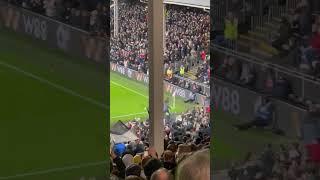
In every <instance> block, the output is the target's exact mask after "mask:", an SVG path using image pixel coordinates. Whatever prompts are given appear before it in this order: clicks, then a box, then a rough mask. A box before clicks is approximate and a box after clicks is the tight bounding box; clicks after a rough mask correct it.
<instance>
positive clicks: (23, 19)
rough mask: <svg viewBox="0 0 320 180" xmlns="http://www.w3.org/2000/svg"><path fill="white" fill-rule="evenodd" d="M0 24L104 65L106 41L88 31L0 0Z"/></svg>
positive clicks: (105, 61)
mask: <svg viewBox="0 0 320 180" xmlns="http://www.w3.org/2000/svg"><path fill="white" fill-rule="evenodd" d="M0 26H4V27H6V28H8V29H11V30H14V31H15V32H17V33H22V34H26V35H29V36H31V37H33V38H34V39H38V40H41V41H45V42H46V43H47V44H48V45H49V46H53V47H55V48H59V49H61V50H63V51H64V52H66V53H68V54H71V55H74V56H80V57H83V58H86V59H90V60H92V61H95V62H98V63H102V64H105V65H107V56H108V54H107V53H106V49H107V41H106V39H103V38H98V37H93V36H91V35H90V34H89V33H88V32H86V31H83V30H81V29H77V28H75V27H72V26H70V25H67V24H64V23H61V22H59V21H56V20H54V19H51V18H49V17H46V16H43V15H40V14H36V13H33V12H31V11H29V10H26V9H23V8H19V7H16V6H14V5H11V4H8V3H7V2H4V1H2V0H0Z"/></svg>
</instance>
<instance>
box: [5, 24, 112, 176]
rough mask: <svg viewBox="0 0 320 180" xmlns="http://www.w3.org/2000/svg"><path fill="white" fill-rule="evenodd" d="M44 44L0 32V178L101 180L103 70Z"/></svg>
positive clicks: (103, 155) (104, 125) (104, 122)
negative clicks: (95, 179)
mask: <svg viewBox="0 0 320 180" xmlns="http://www.w3.org/2000/svg"><path fill="white" fill-rule="evenodd" d="M45 47H46V45H45V44H44V43H43V42H40V41H35V40H32V39H31V38H29V37H25V36H22V35H17V34H15V33H13V32H11V31H8V30H5V29H0V82H1V93H0V142H1V143H2V144H1V148H0V162H1V163H0V179H21V180H29V179H30V180H40V179H41V180H42V179H46V180H56V179H66V180H72V179H74V180H79V179H81V178H82V177H83V178H84V179H83V180H86V179H89V178H90V177H96V178H97V179H99V178H103V177H104V178H105V176H106V174H105V173H106V164H105V163H103V162H102V163H101V161H105V160H106V148H107V147H106V144H107V143H106V142H107V139H106V136H107V132H106V129H107V116H108V115H107V114H106V112H107V107H106V106H105V104H106V102H107V100H106V99H107V96H106V94H107V93H106V88H105V84H106V80H107V75H106V73H105V72H106V71H105V70H103V67H98V66H97V65H96V64H94V63H91V62H89V61H87V60H84V59H81V58H76V57H71V56H68V55H66V54H65V53H62V52H61V51H58V50H55V49H50V48H45ZM92 162H95V163H94V164H87V163H92ZM96 162H99V163H96Z"/></svg>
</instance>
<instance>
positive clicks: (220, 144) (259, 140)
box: [211, 111, 295, 170]
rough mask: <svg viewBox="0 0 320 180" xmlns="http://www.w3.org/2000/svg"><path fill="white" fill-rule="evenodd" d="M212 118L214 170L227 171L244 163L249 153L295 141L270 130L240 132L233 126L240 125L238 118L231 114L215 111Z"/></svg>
mask: <svg viewBox="0 0 320 180" xmlns="http://www.w3.org/2000/svg"><path fill="white" fill-rule="evenodd" d="M211 118H213V137H212V142H213V143H212V144H213V145H212V146H213V148H211V154H212V161H213V163H212V164H213V169H214V170H223V169H226V168H228V167H230V166H231V164H232V162H236V163H239V162H242V161H243V160H244V158H245V156H246V154H247V153H248V152H252V153H259V152H261V151H262V150H263V149H264V148H265V147H266V145H267V144H272V145H273V147H274V148H278V147H279V145H280V144H284V143H288V142H293V141H295V139H289V138H287V137H284V136H279V135H275V134H273V133H272V132H271V131H268V130H261V129H250V130H247V131H238V130H236V129H234V128H233V126H232V125H234V124H238V123H239V121H238V117H236V116H233V115H230V114H226V113H221V112H218V111H215V112H214V115H213V117H211Z"/></svg>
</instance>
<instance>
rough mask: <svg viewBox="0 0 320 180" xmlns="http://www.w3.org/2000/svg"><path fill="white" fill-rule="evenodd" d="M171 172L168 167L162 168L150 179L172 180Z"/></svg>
mask: <svg viewBox="0 0 320 180" xmlns="http://www.w3.org/2000/svg"><path fill="white" fill-rule="evenodd" d="M170 179H171V177H170V173H169V172H168V170H167V169H165V168H161V169H158V170H157V171H155V172H154V173H153V174H152V176H151V179H150V180H170Z"/></svg>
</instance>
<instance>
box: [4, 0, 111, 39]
mask: <svg viewBox="0 0 320 180" xmlns="http://www.w3.org/2000/svg"><path fill="white" fill-rule="evenodd" d="M8 2H10V3H12V4H15V5H18V6H21V7H23V8H26V9H29V10H31V11H34V12H36V13H39V14H42V15H45V16H48V17H51V18H54V19H57V20H59V21H62V22H64V23H68V24H70V25H72V26H75V27H77V28H80V29H83V30H86V31H89V32H90V33H92V34H93V35H98V36H101V37H106V35H107V33H108V30H109V27H108V26H109V21H108V19H109V14H110V13H109V7H108V6H109V4H108V3H107V2H106V1H103V0H8Z"/></svg>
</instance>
